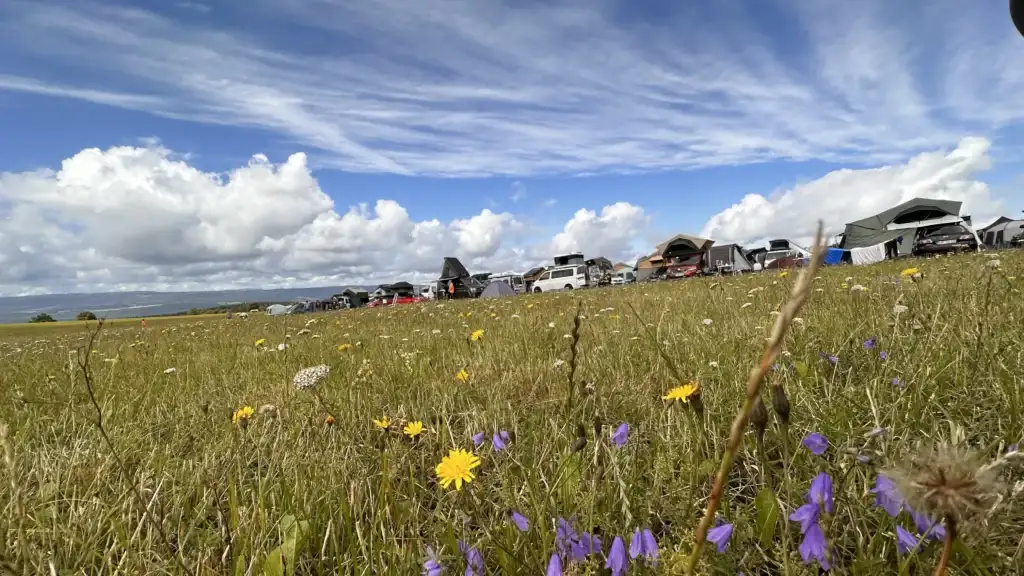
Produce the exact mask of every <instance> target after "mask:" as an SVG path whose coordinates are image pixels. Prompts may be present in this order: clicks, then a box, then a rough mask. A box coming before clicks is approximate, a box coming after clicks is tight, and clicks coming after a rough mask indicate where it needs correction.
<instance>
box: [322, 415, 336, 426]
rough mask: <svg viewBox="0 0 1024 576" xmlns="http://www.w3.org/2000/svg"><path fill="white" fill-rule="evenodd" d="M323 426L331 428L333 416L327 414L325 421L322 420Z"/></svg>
mask: <svg viewBox="0 0 1024 576" xmlns="http://www.w3.org/2000/svg"><path fill="white" fill-rule="evenodd" d="M324 424H327V425H328V426H333V425H334V416H331V415H330V414H328V415H327V419H326V420H324Z"/></svg>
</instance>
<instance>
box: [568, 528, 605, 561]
mask: <svg viewBox="0 0 1024 576" xmlns="http://www.w3.org/2000/svg"><path fill="white" fill-rule="evenodd" d="M600 551H601V538H599V537H598V536H596V535H593V534H591V533H590V532H584V533H583V534H580V537H579V538H578V539H576V540H574V541H573V542H572V544H570V546H569V558H570V559H572V561H573V562H583V561H584V560H586V559H587V557H588V556H590V555H591V554H594V553H597V552H600Z"/></svg>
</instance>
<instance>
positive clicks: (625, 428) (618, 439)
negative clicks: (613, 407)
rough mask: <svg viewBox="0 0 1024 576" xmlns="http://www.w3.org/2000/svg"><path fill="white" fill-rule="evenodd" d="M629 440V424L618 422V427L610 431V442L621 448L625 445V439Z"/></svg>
mask: <svg viewBox="0 0 1024 576" xmlns="http://www.w3.org/2000/svg"><path fill="white" fill-rule="evenodd" d="M627 440H629V424H626V423H625V422H623V423H622V424H619V427H618V428H616V429H615V432H613V433H612V444H614V445H615V447H616V448H622V447H623V446H625V445H626V441H627Z"/></svg>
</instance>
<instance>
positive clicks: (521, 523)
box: [509, 510, 530, 532]
mask: <svg viewBox="0 0 1024 576" xmlns="http://www.w3.org/2000/svg"><path fill="white" fill-rule="evenodd" d="M509 517H510V518H511V519H512V523H513V524H515V525H516V528H518V529H519V531H520V532H526V531H527V530H529V529H530V521H529V520H528V519H527V518H526V516H523V515H522V514H520V513H519V512H516V511H515V510H513V511H512V512H511V514H509Z"/></svg>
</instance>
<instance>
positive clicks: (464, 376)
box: [455, 368, 469, 384]
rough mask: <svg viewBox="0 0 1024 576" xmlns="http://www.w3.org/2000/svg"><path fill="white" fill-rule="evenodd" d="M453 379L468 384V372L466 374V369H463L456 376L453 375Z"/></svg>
mask: <svg viewBox="0 0 1024 576" xmlns="http://www.w3.org/2000/svg"><path fill="white" fill-rule="evenodd" d="M455 379H456V380H458V381H459V382H462V383H463V384H465V383H467V382H469V372H466V369H465V368H463V369H461V370H459V372H458V373H457V374H455Z"/></svg>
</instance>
